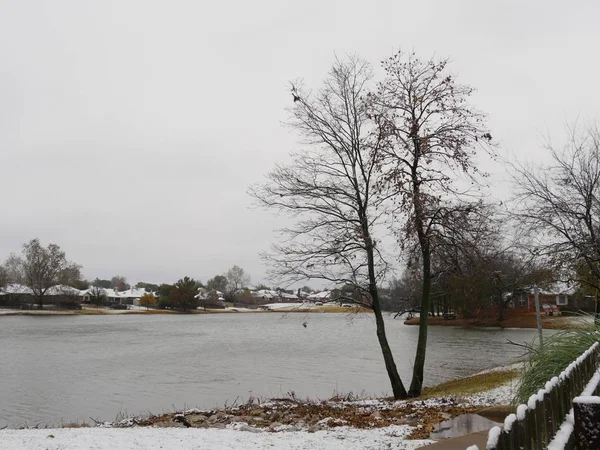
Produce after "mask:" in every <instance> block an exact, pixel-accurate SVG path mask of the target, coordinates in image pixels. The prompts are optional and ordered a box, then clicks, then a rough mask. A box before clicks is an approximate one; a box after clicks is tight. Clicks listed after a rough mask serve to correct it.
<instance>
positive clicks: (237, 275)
mask: <svg viewBox="0 0 600 450" xmlns="http://www.w3.org/2000/svg"><path fill="white" fill-rule="evenodd" d="M215 278H216V277H215ZM225 278H226V279H227V287H228V288H229V292H231V293H232V294H234V293H236V292H237V291H238V290H239V289H243V288H245V287H246V286H248V284H249V283H250V275H248V274H247V273H246V272H245V271H244V269H242V268H241V267H240V266H233V267H232V268H231V269H229V270H228V271H227V274H226V275H225Z"/></svg>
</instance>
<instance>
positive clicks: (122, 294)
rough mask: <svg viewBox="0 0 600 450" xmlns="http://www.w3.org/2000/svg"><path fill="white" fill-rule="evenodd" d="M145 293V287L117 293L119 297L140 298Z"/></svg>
mask: <svg viewBox="0 0 600 450" xmlns="http://www.w3.org/2000/svg"><path fill="white" fill-rule="evenodd" d="M144 294H146V290H145V289H135V288H131V289H127V290H126V291H123V292H118V293H117V297H121V298H140V297H141V296H142V295H144Z"/></svg>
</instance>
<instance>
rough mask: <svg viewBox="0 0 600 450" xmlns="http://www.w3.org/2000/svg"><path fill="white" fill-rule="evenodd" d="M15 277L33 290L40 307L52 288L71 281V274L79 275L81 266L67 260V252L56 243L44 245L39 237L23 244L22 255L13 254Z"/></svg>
mask: <svg viewBox="0 0 600 450" xmlns="http://www.w3.org/2000/svg"><path fill="white" fill-rule="evenodd" d="M11 258H12V262H11V264H12V265H13V266H14V272H15V274H16V275H15V278H17V279H18V280H19V281H20V282H22V283H23V284H24V285H25V286H27V287H29V288H30V289H31V290H32V291H33V296H34V298H35V299H36V301H37V304H38V308H40V309H42V308H43V307H44V299H45V297H46V294H47V292H48V290H49V289H50V288H52V287H53V286H56V285H58V284H61V283H64V284H67V283H68V282H69V280H70V279H69V277H70V276H75V275H77V276H79V273H80V266H78V265H77V264H74V263H71V262H69V261H68V260H67V258H66V255H65V252H63V251H62V250H61V249H60V247H59V246H58V245H56V244H50V245H48V247H43V246H42V244H41V243H40V240H39V239H32V240H31V241H29V242H28V243H27V244H24V245H23V251H22V253H21V256H20V257H16V256H14V255H12V256H11V257H10V258H9V259H11Z"/></svg>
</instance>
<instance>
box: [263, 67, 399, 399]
mask: <svg viewBox="0 0 600 450" xmlns="http://www.w3.org/2000/svg"><path fill="white" fill-rule="evenodd" d="M371 81H372V72H371V68H370V66H369V65H368V64H367V63H366V62H364V61H362V60H360V59H359V58H355V57H354V58H349V59H348V60H347V61H339V60H338V61H336V62H335V63H334V65H333V67H332V69H331V71H330V73H329V75H328V77H327V78H326V79H325V82H324V85H323V87H322V88H321V89H320V90H318V91H317V92H315V93H314V94H312V93H310V92H308V91H306V90H305V89H303V88H302V87H301V86H297V85H294V86H293V87H292V95H293V101H294V104H293V107H292V108H290V110H289V113H290V121H289V125H290V126H291V127H292V128H293V129H294V130H296V131H297V132H299V134H300V135H301V136H302V138H303V139H304V143H305V144H306V146H305V148H303V150H302V151H300V152H297V153H293V154H292V160H291V162H290V163H289V164H287V165H280V166H278V167H277V168H276V169H275V170H274V171H273V172H271V173H270V174H269V175H268V179H269V181H268V183H266V184H265V185H263V186H258V187H255V188H254V189H252V190H251V194H252V195H253V196H254V197H255V198H256V199H257V200H258V203H259V204H260V205H262V206H264V207H267V208H270V209H273V210H275V211H278V212H285V213H288V214H289V215H290V216H291V217H292V218H293V219H296V222H295V224H294V225H291V226H289V227H287V228H284V229H283V230H281V231H282V234H283V236H285V240H284V241H283V242H282V243H280V244H277V245H275V246H274V248H273V252H271V253H270V254H267V255H264V256H265V259H266V261H267V262H268V264H269V268H270V272H271V275H272V276H274V277H276V278H278V279H280V280H282V281H285V282H300V281H305V280H310V279H319V280H326V281H328V282H330V283H331V284H333V285H336V286H351V287H352V289H351V290H352V296H351V300H353V301H358V302H360V303H362V304H363V305H364V306H366V307H368V308H371V309H372V310H373V312H374V315H375V322H376V327H377V338H378V341H379V345H380V347H381V351H382V354H383V359H384V362H385V367H386V370H387V373H388V376H389V379H390V382H391V385H392V391H393V394H394V397H395V398H405V397H406V390H405V388H404V385H403V383H402V380H401V379H400V376H399V374H398V370H397V368H396V363H395V361H394V357H393V355H392V351H391V349H390V346H389V343H388V340H387V336H386V332H385V324H384V320H383V314H382V310H381V305H380V299H379V286H380V283H381V282H382V280H383V279H384V276H385V273H386V270H387V264H386V263H385V261H384V259H383V257H382V254H381V252H380V246H381V245H380V243H379V242H378V240H376V239H375V237H374V232H375V230H376V228H377V225H378V224H379V223H380V221H381V219H382V215H383V214H384V211H385V208H383V205H384V201H385V199H384V198H382V197H380V196H378V195H376V192H375V184H376V171H375V165H376V162H377V158H378V156H379V152H380V150H381V139H380V138H379V134H378V133H377V129H376V127H374V126H373V123H372V121H371V120H370V119H369V117H368V114H367V112H368V111H367V110H368V108H367V101H368V99H367V93H368V91H367V89H368V85H369V83H370V82H371Z"/></svg>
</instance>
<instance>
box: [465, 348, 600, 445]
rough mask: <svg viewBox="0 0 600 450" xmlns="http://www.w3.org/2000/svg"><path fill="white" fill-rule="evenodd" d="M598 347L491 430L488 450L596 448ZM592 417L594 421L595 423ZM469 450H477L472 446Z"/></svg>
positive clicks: (599, 437)
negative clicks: (595, 394)
mask: <svg viewBox="0 0 600 450" xmlns="http://www.w3.org/2000/svg"><path fill="white" fill-rule="evenodd" d="M599 361H600V344H599V343H598V342H596V343H594V345H592V346H591V347H590V348H589V349H588V350H586V351H585V352H584V353H583V354H582V355H581V356H579V358H577V359H576V360H575V361H573V362H572V363H571V364H570V365H569V367H567V368H566V369H565V370H564V371H563V372H561V374H560V375H559V376H558V377H554V378H552V380H550V381H548V382H547V383H546V385H545V386H544V388H543V389H540V390H539V391H538V393H537V394H534V395H532V396H531V397H530V398H529V401H528V402H527V404H526V405H525V404H522V405H519V406H518V407H517V411H516V414H510V415H509V416H508V417H507V418H506V420H505V421H504V427H503V428H500V427H494V428H492V429H491V430H490V432H489V435H488V441H487V445H486V449H487V450H520V449H525V450H529V449H531V450H542V449H548V450H562V449H566V450H570V449H575V448H577V449H598V448H600V446H599V445H600V431H599V427H600V397H594V396H593V395H594V393H596V392H597V390H598V385H599V384H600V370H598V363H599ZM594 418H595V419H594ZM468 450H478V447H477V446H471V447H469V449H468Z"/></svg>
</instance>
